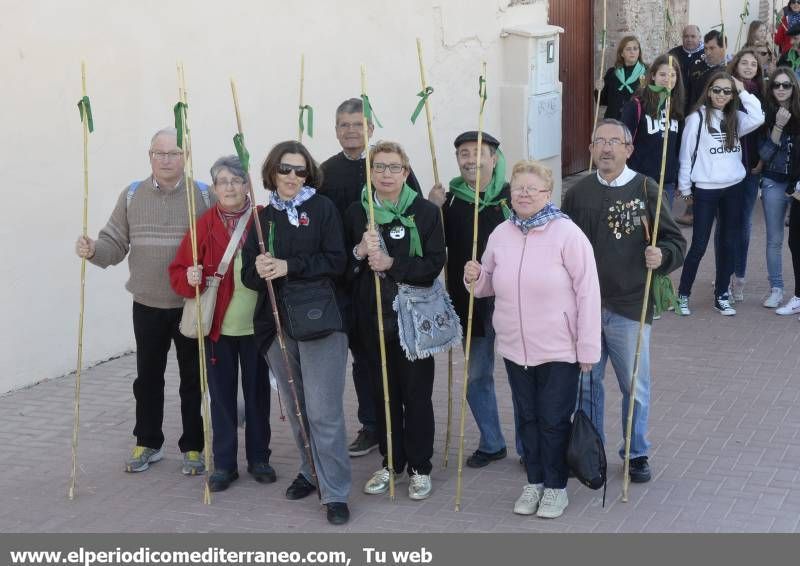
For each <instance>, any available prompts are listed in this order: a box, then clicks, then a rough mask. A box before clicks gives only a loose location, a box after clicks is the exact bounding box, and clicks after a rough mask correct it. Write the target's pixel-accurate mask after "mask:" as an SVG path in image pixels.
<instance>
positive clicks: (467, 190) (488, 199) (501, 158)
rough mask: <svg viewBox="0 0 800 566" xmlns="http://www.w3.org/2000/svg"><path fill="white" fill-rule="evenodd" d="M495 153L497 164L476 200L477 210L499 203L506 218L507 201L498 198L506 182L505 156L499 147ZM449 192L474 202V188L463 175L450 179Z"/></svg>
mask: <svg viewBox="0 0 800 566" xmlns="http://www.w3.org/2000/svg"><path fill="white" fill-rule="evenodd" d="M495 153H496V154H497V165H495V166H494V171H493V172H492V180H491V181H489V185H488V186H487V187H486V190H485V191H484V192H483V193H482V194H481V196H480V198H479V200H478V212H480V211H482V210H483V209H484V208H486V207H487V206H498V205H500V206H501V207H502V209H503V217H504V218H505V219H506V220H508V218H509V217H510V216H511V209H510V208H509V207H508V201H507V200H506V199H504V198H500V193H501V192H502V191H503V187H504V186H505V184H506V157H505V155H503V152H502V151H500V148H499V147H498V148H497V151H496V152H495ZM450 192H452V193H453V195H454V196H455V197H456V198H457V199H459V200H463V201H464V202H468V203H474V202H475V189H473V188H472V187H470V186H469V185H468V184H467V182H466V181H465V180H464V177H454V178H453V179H452V180H451V181H450Z"/></svg>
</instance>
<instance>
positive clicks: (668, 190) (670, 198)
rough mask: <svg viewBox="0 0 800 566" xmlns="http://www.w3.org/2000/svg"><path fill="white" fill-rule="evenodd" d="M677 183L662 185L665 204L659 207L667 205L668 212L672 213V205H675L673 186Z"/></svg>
mask: <svg viewBox="0 0 800 566" xmlns="http://www.w3.org/2000/svg"><path fill="white" fill-rule="evenodd" d="M676 185H677V183H664V194H665V195H666V196H667V202H665V203H662V204H661V206H664V205H669V211H670V212H672V205H673V204H674V203H675V186H676Z"/></svg>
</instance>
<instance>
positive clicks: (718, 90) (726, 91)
mask: <svg viewBox="0 0 800 566" xmlns="http://www.w3.org/2000/svg"><path fill="white" fill-rule="evenodd" d="M798 1H800V0H798ZM708 90H710V91H711V93H712V94H724V95H725V96H730V95H731V94H733V89H732V88H722V87H721V86H712V87H711V88H710V89H708Z"/></svg>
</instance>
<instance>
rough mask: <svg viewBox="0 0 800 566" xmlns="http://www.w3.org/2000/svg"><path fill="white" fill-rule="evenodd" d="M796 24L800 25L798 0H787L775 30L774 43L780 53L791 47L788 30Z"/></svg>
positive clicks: (799, 0) (799, 3) (799, 4)
mask: <svg viewBox="0 0 800 566" xmlns="http://www.w3.org/2000/svg"><path fill="white" fill-rule="evenodd" d="M796 25H800V0H789V2H788V3H787V4H786V6H785V7H784V8H783V16H781V21H780V23H779V24H778V31H777V32H775V45H777V46H778V47H779V48H780V50H781V54H784V53H786V52H787V51H789V49H790V48H791V47H792V39H791V37H789V30H790V29H792V27H794V26H796Z"/></svg>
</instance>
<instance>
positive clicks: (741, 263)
mask: <svg viewBox="0 0 800 566" xmlns="http://www.w3.org/2000/svg"><path fill="white" fill-rule="evenodd" d="M760 181H761V177H760V176H759V175H753V174H750V173H748V175H747V177H745V178H744V180H743V181H742V185H741V195H740V199H741V201H740V202H741V210H740V211H739V212H740V217H739V222H740V226H741V229H740V230H739V234H738V236H739V237H738V238H737V239H736V240H735V249H734V251H733V255H734V257H733V273H734V274H735V275H736V277H738V278H739V279H744V278H745V275H746V274H747V253H748V251H749V249H750V232H752V229H753V208H755V205H756V198H758V183H759V182H760ZM720 249H721V248H720V245H719V222H717V225H716V227H715V229H714V258H715V259H716V262H717V264H719V262H720V257H719V253H720Z"/></svg>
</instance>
